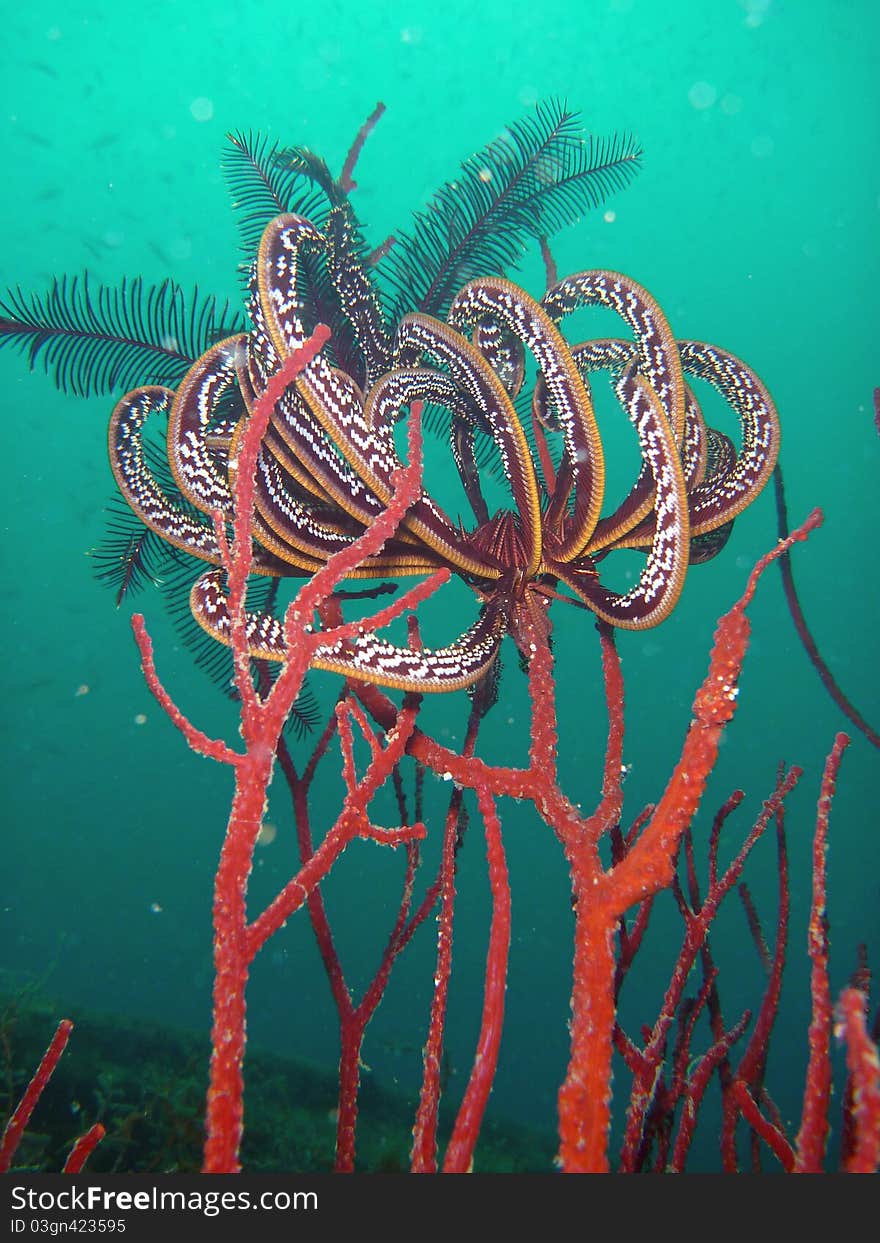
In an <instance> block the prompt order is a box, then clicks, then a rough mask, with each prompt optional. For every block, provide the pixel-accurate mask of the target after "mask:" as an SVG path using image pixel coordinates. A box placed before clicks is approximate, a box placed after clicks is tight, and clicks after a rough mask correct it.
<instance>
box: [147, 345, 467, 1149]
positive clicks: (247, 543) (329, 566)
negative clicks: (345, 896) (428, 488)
mask: <svg viewBox="0 0 880 1243" xmlns="http://www.w3.org/2000/svg"><path fill="white" fill-rule="evenodd" d="M328 336H329V332H328V330H327V328H326V327H324V326H323V325H320V326H319V327H318V328H317V329H316V331H315V333H314V334H313V336H312V337H311V338H310V340H309V341H307V342H306V343H305V345H303V346H302V347H301V348H300V349H299V350H296V351H294V352H293V353H292V354H291V355H290V356H289V357H287V358H286V359H285V360H284V361H283V363H282V365H281V366H280V368H279V370H278V371H277V372H276V373H275V374H274V375H273V376H272V377H271V378H270V380H269V382H268V384H267V386H266V389H265V390H264V392H263V393H262V395H261V396H260V397H259V399H258V400H257V401H256V402H255V404H254V408H253V411H252V413H251V416H250V418H249V420H248V424H247V427H246V429H245V431H244V434H243V436H242V438H241V442H240V445H239V450H238V460H237V463H236V471H235V488H234V518H233V522H232V532H233V534H232V539H231V541H230V540H228V539H227V537H226V531H225V525H224V523H223V521H222V518H221V516H220V515H219V514H217V515H215V529H216V533H217V537H218V543H219V546H220V549H221V558H222V564H223V568H224V569H225V571H226V576H227V592H228V595H227V608H228V612H229V619H230V636H231V647H232V652H233V661H234V669H235V682H236V686H237V688H238V692H239V697H240V701H241V734H242V737H243V739H244V743H245V750H244V751H243V752H240V753H236V752H232V751H231V750H230V749H229V748H227V747H226V746H225V744H223V743H220V742H215V741H213V740H211V739H209V738H207V736H206V735H204V734H203V733H201V732H200V731H198V730H196V729H195V727H194V726H192V725H191V724H190V722H189V721H187V719H186V718H185V717H184V716H183V714H182V713H181V712H180V710H179V709H178V708H177V707H176V705H174V704H173V702H172V701H171V699H170V697H169V696H168V694H167V692H166V691H165V690H164V688H163V687H162V685H161V683H160V682H159V679H158V675H157V674H156V671H155V667H154V664H153V657H152V646H151V644H150V640H149V636H148V635H147V632H146V629H145V626H144V623H143V619H142V618H140V617H138V618H136V619H135V620H134V633H135V638H136V640H137V642H138V646H139V648H140V651H141V660H142V664H143V668H144V673H145V676H146V678H147V682H148V685H149V686H150V689H151V690H152V691H153V693H154V695H155V696H156V698H157V699H158V701H159V703H160V704H161V705H162V707H163V708H164V709H165V711H166V712H167V713H168V715H169V716H170V718H171V720H172V721H173V722H174V724H175V725H177V727H178V728H179V729H180V730H181V732H182V733H183V734H184V736H185V737H186V739H187V741H188V742H189V744H190V745H191V746H193V747H194V748H195V749H196V750H198V751H200V752H201V753H202V754H205V755H209V756H211V757H212V758H214V759H217V760H220V761H222V762H225V763H230V764H232V765H233V767H234V770H235V792H234V795H233V800H232V808H231V812H230V817H229V823H228V825H227V828H226V834H225V837H224V840H223V846H222V849H221V852H220V861H219V864H218V868H217V873H216V877H215V886H214V966H215V978H214V1018H213V1026H212V1054H211V1068H210V1084H209V1088H208V1100H207V1112H206V1120H205V1129H206V1142H205V1161H204V1169H205V1171H206V1172H208V1173H221V1172H234V1171H237V1170H238V1169H239V1168H240V1167H239V1163H238V1150H239V1145H240V1142H241V1135H242V1127H243V1104H242V1095H243V1088H244V1082H243V1076H242V1062H243V1058H244V1049H245V1013H246V1010H245V987H246V984H247V979H248V973H249V968H250V964H251V962H252V960H253V958H254V955H255V954H256V953H257V952H258V950H259V949H260V947H261V946H262V945H263V944H264V943H265V941H266V940H267V939H268V938H269V937H270V936H271V935H272V934H273V933H274V932H276V931H277V930H278V929H279V928H280V927H281V925H282V924H283V923H284V921H285V919H287V918H288V917H289V916H290V915H291V914H292V913H293V912H294V911H295V910H297V909H298V908H299V907H300V906H301V905H302V904H303V902H305V901H306V899H307V898H308V896H309V894H310V893H311V892H312V891H313V890H314V888H315V886H316V885H317V884H318V883H319V882H320V880H321V879H322V878H323V877H324V876H325V875H326V873H327V871H328V870H329V868H330V867H331V866H332V864H333V862H334V861H335V860H336V858H338V856H339V855H340V854H341V853H342V851H343V850H344V849H345V847H346V846H347V845H348V844H349V842H350V841H351V840H352V839H353V838H354V837H356V836H358V835H359V834H360V835H363V836H368V837H371V838H372V839H373V840H374V841H377V842H380V843H384V844H392V845H396V844H397V843H399V842H401V841H404V840H406V839H407V838H410V839H412V838H413V837H415V836H417V835H418V834H419V832H420V831H421V830H419V829H418V828H417V827H416V826H410V828H409V829H408V830H405V831H404V830H402V831H401V832H399V833H389V832H388V831H387V830H374V828H373V826H372V825H371V823H370V821H369V818H368V816H367V807H368V805H369V802H370V800H371V799H372V798H373V796H374V794H375V793H376V791H377V790H378V789H379V788H380V787H381V786H382V785H383V784H384V782H385V781H386V780H387V779H388V777H389V776H390V773H391V771H392V769H393V768H394V766H395V765H396V764H397V762H398V760H399V759H400V758H401V756H402V755H403V753H404V749H405V747H406V745H407V743H408V742H409V740H410V737H411V734H412V729H413V723H414V715H415V714H414V710H412V709H409V710H408V709H407V708H406V707H405V708H404V709H403V710H401V712H400V714H399V715H398V716H397V717H396V719H395V720H394V722H393V724H392V725H391V726H390V727H389V729H388V730H387V731H386V738H385V746H384V748H383V747H380V746H379V745H378V742H377V743H376V745H375V746H373V747H372V758H371V760H370V763H369V765H368V767H367V770H366V772H365V773H364V775H363V776H362V777H359V778H358V777H356V776H355V774H354V771H353V767H350V769H349V772H348V777H349V780H348V789H347V794H346V798H345V801H344V804H343V807H342V810H341V812H340V814H339V816H338V818H337V820H336V822H335V824H334V825H333V826H331V828H330V829H329V831H328V832H327V834H326V836H325V838H324V840H323V842H322V843H321V846H320V847H319V848H318V849H317V850H316V851H315V852H314V853H313V854H311V856H310V857H309V858H308V859H306V860H304V862H303V866H302V867H301V868H300V870H299V872H298V873H297V874H296V875H295V876H294V877H293V878H292V879H291V880H290V882H288V884H287V885H286V886H285V887H284V888H283V890H282V891H281V893H280V894H279V895H278V896H277V898H276V899H275V900H274V901H273V902H272V903H270V905H269V907H267V908H266V910H265V911H264V912H263V913H262V915H260V916H257V918H256V919H255V920H254V921H253V922H252V923H249V922H248V917H247V888H248V878H249V876H250V871H251V867H252V861H253V850H254V846H255V843H256V839H257V835H258V833H259V830H260V826H261V824H262V819H263V814H264V809H265V803H266V792H267V789H268V786H269V782H270V780H271V776H272V769H273V765H274V759H275V754H276V750H277V748H278V744H279V740H280V737H281V730H282V729H283V727H284V723H285V721H286V720H287V717H288V716H289V714H290V711H291V708H292V706H293V704H294V702H295V700H296V698H297V695H298V694H299V691H300V689H301V687H302V682H303V678H304V676H305V673H306V671H307V669H308V667H309V663H310V660H311V657H312V656H313V654H314V652H315V650H316V649H317V647H318V646H320V645H321V644H322V643H327V642H328V641H329V642H333V641H334V639H335V638H343V637H346V636H348V635H349V634H353V633H354V631H352V630H351V629H350V628H349V627H348V626H343V625H340V626H338V627H336V628H335V629H334V628H331V629H330V630H329V631H322V630H319V629H317V628H315V626H314V625H313V619H314V616H315V613H316V611H317V610H318V609H319V608H320V606H321V605H322V603H323V602H324V601H326V600H327V598H328V597H329V596H330V594H331V593H332V591H333V590H334V588H335V587H336V586H337V585H338V584H339V583H340V582H341V581H342V579H343V578H344V577H345V576H346V575H347V574H348V573H350V572H351V571H352V570H353V569H355V568H356V567H357V566H359V565H360V564H361V562H362V561H363V560H364V559H366V558H367V557H369V556H372V555H374V554H375V553H377V552H378V551H379V550H380V549H381V548H382V546H383V545H384V543H385V541H386V540H387V539H388V538H389V537H390V536H392V535H393V534H394V532H395V531H396V530H397V527H398V526H399V524H400V522H401V519H402V518H403V516H404V514H405V513H406V511H407V509H408V508H409V507H410V505H412V503H413V501H414V500H415V499H416V497H417V496H418V495H419V493H420V489H421V429H420V423H419V418H420V413H421V405H420V403H417V402H414V403H413V404H412V407H411V412H410V424H409V449H410V460H409V465H408V466H407V467H405V468H403V469H400V470H398V471H396V472H395V473H394V476H393V478H392V487H393V492H392V495H391V498H390V500H389V502H388V504H387V506H386V507H385V510H384V512H383V513H382V514H381V515H379V516H378V517H377V519H376V520H375V521H374V522H373V523H371V524H370V526H369V528H368V529H367V530H366V531H365V532H364V533H363V534H362V535H361V536H360V537H359V538H358V539H356V540H354V541H353V542H352V543H351V544H350V545H348V546H347V547H346V548H345V549H343V550H342V551H341V552H339V553H337V554H336V555H335V556H333V557H332V558H330V560H329V561H328V562H327V563H326V565H324V566H323V567H322V568H321V569H320V570H319V571H318V572H317V573H316V574H315V575H314V576H313V577H312V578H310V579H309V580H308V581H307V582H306V583H305V585H304V586H303V587H302V588H301V589H300V591H299V592H298V593H297V595H296V597H295V598H294V600H293V601H292V603H291V604H290V605H289V607H288V609H287V612H286V614H285V619H284V633H285V638H286V642H287V659H286V661H285V663H284V666H283V668H282V670H281V673H280V674H279V675H278V678H277V679H276V681H275V684H274V686H272V688H271V689H270V690H269V691H268V693H267V694H266V695H265V697H264V698H261V697H260V695H259V693H258V691H257V689H256V688H255V686H254V683H253V680H252V676H251V658H250V653H249V650H248V643H247V621H246V614H245V592H246V587H247V579H248V575H249V573H250V571H251V567H252V556H253V554H252V545H251V535H250V532H251V525H252V520H253V513H254V486H255V481H254V476H255V470H256V463H257V457H258V454H259V451H260V445H261V443H262V438H263V436H264V435H265V433H266V429H267V427H268V424H269V419H270V417H271V414H272V411H273V409H274V407H275V405H276V404H277V402H278V401H279V400H280V399H281V397H282V396H283V395H284V393H285V392H286V390H287V388H288V386H289V385H290V384H291V383H292V382H293V381H294V380H295V378H296V376H297V375H298V374H299V373H300V372H301V371H302V370H303V368H304V367H306V366H308V364H309V362H310V361H311V360H312V359H313V358H314V356H315V354H316V353H317V352H318V351H319V350H320V349H321V348H322V346H323V344H324V343H325V342H326V340H327V338H328ZM445 577H446V576H445V575H444V574H437V575H434V576H432V577H431V578H429V579H428V580H427V582H425V583H422V584H420V585H419V587H417V588H414V589H413V590H412V591H410V592H408V593H406V594H405V595H404V596H403V597H401V598H400V599H398V600H397V601H396V602H395V603H394V604H392V605H391V606H389V607H388V608H385V609H382V610H380V611H379V612H378V613H377V614H376V616H375V617H374V618H372V619H371V618H366V619H362V620H361V621H360V622H359V623H358V624H357V630H358V631H359V632H365V631H367V630H370V629H375V628H377V627H378V626H380V625H386V624H388V623H389V622H391V621H393V620H394V619H395V618H396V617H399V616H400V615H401V614H402V613H403V612H404V610H405V609H407V608H409V607H414V606H415V605H416V604H418V603H420V602H421V601H422V600H424V599H426V598H427V597H428V596H429V595H430V594H431V593H432V592H433V591H435V590H436V589H437V587H438V586H439V585H440V584H441V582H443V581H445ZM348 711H349V709H347V708H345V707H341V708H340V713H341V714H342V715H340V717H339V724H340V725H341V724H342V721H343V717H345V713H346V712H348ZM345 720H346V722H347V717H345ZM345 728H346V726H343V730H344V729H345Z"/></svg>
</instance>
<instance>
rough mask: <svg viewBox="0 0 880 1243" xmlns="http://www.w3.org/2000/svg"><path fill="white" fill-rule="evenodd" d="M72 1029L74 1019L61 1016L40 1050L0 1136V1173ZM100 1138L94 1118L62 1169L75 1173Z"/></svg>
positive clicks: (101, 1133)
mask: <svg viewBox="0 0 880 1243" xmlns="http://www.w3.org/2000/svg"><path fill="white" fill-rule="evenodd" d="M72 1031H73V1023H71V1021H70V1019H62V1020H61V1022H60V1023H59V1024H58V1027H57V1028H56V1029H55V1035H54V1036H53V1037H52V1039H51V1041H50V1043H49V1047H48V1049H47V1050H46V1052H45V1053H44V1054H43V1057H42V1059H41V1061H40V1064H39V1066H38V1067H37V1069H36V1071H35V1072H34V1075H33V1078H32V1079H31V1081H30V1083H29V1084H28V1086H27V1087H26V1088H25V1091H24V1095H23V1096H22V1098H21V1100H20V1101H19V1103H18V1105H17V1106H16V1108H15V1110H14V1111H13V1114H12V1117H11V1118H10V1119H9V1121H8V1122H7V1124H6V1128H5V1130H4V1131H3V1138H2V1140H0V1174H5V1173H7V1171H8V1170H9V1169H10V1168H11V1166H12V1159H13V1157H14V1156H15V1154H16V1152H17V1151H18V1146H19V1144H20V1143H21V1137H22V1135H23V1134H24V1132H25V1129H26V1127H27V1124H28V1123H29V1122H30V1120H31V1114H32V1113H33V1112H34V1109H35V1108H36V1106H37V1103H38V1101H39V1099H40V1097H41V1096H42V1095H43V1092H44V1091H45V1089H46V1084H47V1083H48V1082H49V1080H50V1079H51V1078H52V1075H53V1074H54V1073H55V1067H56V1066H57V1065H58V1063H59V1061H60V1060H61V1055H62V1053H63V1052H64V1050H65V1049H66V1048H67V1042H68V1040H69V1039H70V1033H71V1032H72ZM103 1138H104V1128H103V1126H102V1125H101V1123H100V1122H96V1123H95V1125H94V1126H93V1127H91V1128H90V1129H89V1130H88V1131H87V1132H86V1133H85V1135H81V1136H80V1138H79V1139H78V1140H77V1141H76V1143H75V1144H74V1145H73V1148H72V1149H71V1150H70V1156H69V1157H68V1158H67V1161H66V1162H65V1164H64V1170H63V1173H65V1174H78V1173H79V1172H80V1170H81V1169H82V1168H83V1166H84V1165H85V1163H86V1161H87V1160H88V1157H89V1154H90V1153H91V1152H93V1150H94V1149H95V1147H96V1146H97V1145H98V1144H99V1143H100V1142H101V1140H102V1139H103Z"/></svg>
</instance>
